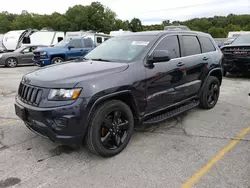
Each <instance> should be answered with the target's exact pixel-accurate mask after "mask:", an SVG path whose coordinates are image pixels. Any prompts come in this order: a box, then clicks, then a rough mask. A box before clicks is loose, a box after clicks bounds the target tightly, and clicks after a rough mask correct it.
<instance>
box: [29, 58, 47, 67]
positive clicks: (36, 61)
mask: <svg viewBox="0 0 250 188" xmlns="http://www.w3.org/2000/svg"><path fill="white" fill-rule="evenodd" d="M32 60H33V61H34V62H35V63H37V64H40V65H42V66H44V65H50V64H51V61H50V59H49V58H48V59H35V58H33V59H32Z"/></svg>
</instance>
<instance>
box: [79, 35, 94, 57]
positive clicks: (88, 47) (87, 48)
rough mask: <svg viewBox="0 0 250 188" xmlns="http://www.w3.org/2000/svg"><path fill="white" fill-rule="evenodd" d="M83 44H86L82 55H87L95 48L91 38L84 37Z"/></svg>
mask: <svg viewBox="0 0 250 188" xmlns="http://www.w3.org/2000/svg"><path fill="white" fill-rule="evenodd" d="M83 44H84V50H83V51H82V56H85V55H86V54H88V53H89V52H90V51H91V50H92V49H93V48H94V42H93V40H92V39H91V38H84V39H83Z"/></svg>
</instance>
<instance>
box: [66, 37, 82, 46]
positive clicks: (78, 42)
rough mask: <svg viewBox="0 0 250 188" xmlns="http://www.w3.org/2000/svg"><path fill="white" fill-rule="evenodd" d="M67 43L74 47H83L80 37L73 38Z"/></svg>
mask: <svg viewBox="0 0 250 188" xmlns="http://www.w3.org/2000/svg"><path fill="white" fill-rule="evenodd" d="M69 45H73V46H74V47H75V48H83V46H82V40H81V39H73V40H72V41H70V44H69Z"/></svg>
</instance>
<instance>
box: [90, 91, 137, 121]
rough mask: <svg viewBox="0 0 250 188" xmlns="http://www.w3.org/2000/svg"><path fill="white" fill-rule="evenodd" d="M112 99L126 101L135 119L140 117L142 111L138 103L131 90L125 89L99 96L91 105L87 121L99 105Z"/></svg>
mask: <svg viewBox="0 0 250 188" xmlns="http://www.w3.org/2000/svg"><path fill="white" fill-rule="evenodd" d="M110 100H119V101H122V102H124V103H125V104H127V105H128V106H129V108H130V109H131V111H132V113H133V116H134V119H135V120H137V119H139V114H140V113H139V111H138V107H137V104H136V102H135V99H134V97H133V95H132V93H131V91H129V90H125V91H119V92H115V93H112V94H108V95H105V96H102V97H100V98H98V99H97V100H96V101H95V102H94V103H93V105H92V106H91V109H90V111H89V113H88V118H87V122H89V120H90V118H91V115H92V113H93V112H94V110H95V109H96V108H97V107H98V106H99V105H101V104H103V103H104V102H106V101H110Z"/></svg>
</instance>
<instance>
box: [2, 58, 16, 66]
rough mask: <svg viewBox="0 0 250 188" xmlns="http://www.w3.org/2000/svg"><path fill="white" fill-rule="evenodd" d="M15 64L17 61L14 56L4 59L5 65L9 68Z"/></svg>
mask: <svg viewBox="0 0 250 188" xmlns="http://www.w3.org/2000/svg"><path fill="white" fill-rule="evenodd" d="M17 64H18V61H17V59H16V58H14V57H10V58H8V59H6V61H5V65H6V66H7V67H10V68H14V67H16V66H17Z"/></svg>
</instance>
